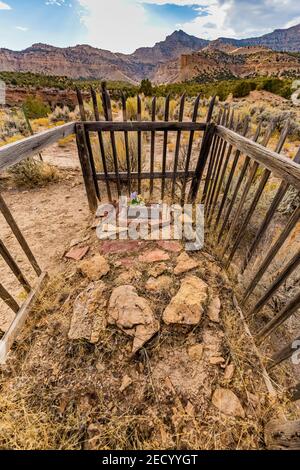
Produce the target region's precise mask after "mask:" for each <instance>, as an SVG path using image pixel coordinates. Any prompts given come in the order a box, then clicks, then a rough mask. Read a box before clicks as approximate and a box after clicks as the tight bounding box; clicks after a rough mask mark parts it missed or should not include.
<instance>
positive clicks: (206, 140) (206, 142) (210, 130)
mask: <svg viewBox="0 0 300 470" xmlns="http://www.w3.org/2000/svg"><path fill="white" fill-rule="evenodd" d="M214 132H215V125H214V124H213V123H209V124H207V128H206V131H205V133H204V136H203V141H202V145H201V149H200V154H199V158H198V162H197V166H196V170H195V176H194V178H193V181H192V184H191V189H190V193H189V197H188V200H189V201H190V202H192V203H193V202H195V199H196V197H197V194H198V191H199V187H200V183H201V179H202V175H203V172H204V168H205V165H206V162H207V159H208V155H209V152H210V148H211V144H212V139H213V136H214Z"/></svg>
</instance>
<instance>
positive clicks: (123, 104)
mask: <svg viewBox="0 0 300 470" xmlns="http://www.w3.org/2000/svg"><path fill="white" fill-rule="evenodd" d="M121 98H122V112H123V121H124V122H126V121H127V108H126V96H125V94H124V92H122V95H121ZM124 142H125V153H126V167H127V182H128V194H129V195H130V194H131V175H130V171H131V168H130V155H129V141H128V132H127V131H124Z"/></svg>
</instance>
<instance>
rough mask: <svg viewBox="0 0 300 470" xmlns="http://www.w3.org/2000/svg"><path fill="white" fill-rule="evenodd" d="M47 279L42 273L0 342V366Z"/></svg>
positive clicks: (45, 274)
mask: <svg viewBox="0 0 300 470" xmlns="http://www.w3.org/2000/svg"><path fill="white" fill-rule="evenodd" d="M47 279H48V275H47V273H42V274H41V276H40V277H39V279H38V283H37V285H36V287H35V288H34V289H32V291H31V292H30V294H29V296H28V297H27V299H26V301H25V302H24V304H23V305H22V307H21V308H20V310H19V311H18V313H17V314H16V316H15V319H14V320H13V322H12V324H11V326H10V327H9V329H8V331H7V332H6V333H5V335H4V336H3V338H2V339H1V340H0V364H4V363H5V361H6V358H7V354H8V352H9V350H10V348H11V347H12V345H13V343H14V341H15V339H16V337H17V335H18V333H19V331H20V329H21V328H22V327H23V325H24V323H25V321H26V319H27V317H28V315H29V313H30V310H31V308H32V307H33V305H34V303H35V301H36V300H37V298H38V296H39V294H40V292H41V290H42V289H43V287H44V286H45V284H46V282H47Z"/></svg>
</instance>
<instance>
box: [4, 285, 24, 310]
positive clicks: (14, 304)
mask: <svg viewBox="0 0 300 470" xmlns="http://www.w3.org/2000/svg"><path fill="white" fill-rule="evenodd" d="M0 298H1V299H2V300H3V302H5V303H6V305H8V306H9V308H11V309H12V311H13V312H15V313H17V312H18V311H19V308H20V307H19V305H18V304H17V302H16V301H15V299H14V298H13V297H12V296H11V295H10V293H9V292H8V291H7V290H6V289H5V287H4V286H3V285H2V284H0Z"/></svg>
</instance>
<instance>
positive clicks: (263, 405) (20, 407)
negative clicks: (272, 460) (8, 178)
mask: <svg viewBox="0 0 300 470" xmlns="http://www.w3.org/2000/svg"><path fill="white" fill-rule="evenodd" d="M77 98H78V103H79V107H80V114H81V120H80V121H76V122H71V123H68V124H64V125H62V126H57V127H55V128H53V129H50V130H47V131H44V132H42V133H38V134H35V135H32V136H31V137H28V138H26V139H24V140H21V141H19V142H15V143H12V144H8V145H6V146H4V147H2V148H1V149H0V169H1V172H2V173H5V171H6V170H7V169H8V168H11V167H14V166H17V165H20V164H21V163H22V162H24V161H26V160H28V159H33V160H34V159H35V158H38V157H36V156H37V155H38V154H39V152H42V153H43V154H44V153H46V152H47V149H48V148H49V147H51V146H53V144H55V143H56V142H57V141H58V140H59V139H62V138H64V139H65V138H68V136H71V135H75V137H76V144H77V147H76V149H77V150H76V159H77V160H76V161H77V162H78V165H77V166H76V165H75V166H74V165H73V166H72V168H71V169H70V168H69V170H68V171H67V170H62V174H63V177H62V178H61V179H60V181H59V182H58V183H55V184H53V185H50V186H49V187H47V189H43V188H40V189H34V190H28V191H17V190H12V189H10V188H9V187H8V186H7V185H6V186H5V184H4V187H3V189H2V191H1V195H0V211H1V213H2V220H1V241H0V254H1V258H2V260H1V261H3V263H2V264H1V284H0V298H1V316H0V320H1V325H0V326H1V331H2V333H1V339H0V361H1V369H0V413H1V427H0V447H1V448H5V449H85V450H96V449H98V450H99V449H102V450H114V449H121V450H137V449H144V450H149V449H161V450H168V449H179V450H182V449H201V450H204V449H210V450H211V449H228V450H229V449H299V447H300V440H299V433H300V421H299V403H298V400H299V397H300V396H299V383H298V382H299V353H297V347H299V346H297V344H298V343H297V344H296V342H297V341H298V340H299V338H298V337H299V320H298V319H297V315H298V313H299V312H298V310H299V307H300V294H299V269H298V268H299V261H300V256H299V230H298V228H299V216H300V206H299V190H300V166H299V163H298V162H299V158H300V153H299V152H298V153H296V155H295V156H294V159H289V158H287V157H286V156H283V155H282V149H283V148H284V145H285V141H286V138H287V136H288V133H289V125H290V123H289V122H287V123H286V125H285V126H284V127H283V130H282V132H281V134H280V135H278V136H277V137H276V139H275V140H276V142H275V145H274V146H273V148H270V146H268V144H269V141H270V139H271V137H272V136H273V130H274V129H273V127H272V125H270V126H268V127H266V128H263V127H262V126H260V125H258V126H254V125H253V124H252V123H251V118H250V117H249V116H246V118H243V119H241V118H240V117H239V116H237V115H236V114H235V113H234V111H233V110H232V109H231V108H230V106H229V105H225V106H221V105H220V104H218V103H216V100H215V98H212V99H211V101H210V103H209V106H208V107H207V108H206V109H205V112H203V113H202V114H201V118H200V119H199V113H198V110H199V107H201V99H200V96H199V97H197V98H196V99H195V100H194V102H193V107H192V112H191V113H190V114H189V117H187V115H186V114H185V95H183V96H182V98H181V100H180V103H179V108H178V115H177V116H176V120H170V117H169V105H170V98H169V97H167V98H166V100H165V108H164V117H163V120H161V119H160V120H159V119H158V118H157V116H156V99H155V98H154V99H153V101H152V108H151V115H150V119H148V120H144V119H143V115H142V114H143V113H142V109H143V103H142V98H141V97H140V96H137V98H136V100H137V116H136V119H134V120H129V119H128V115H127V104H126V97H125V95H122V114H121V115H120V116H119V119H118V120H116V119H114V116H113V113H112V107H111V99H110V95H109V92H108V91H107V89H106V87H105V85H104V84H103V86H102V89H101V90H100V93H99V92H98V91H97V90H94V89H91V100H92V103H93V113H94V115H93V120H89V119H88V117H87V115H86V103H85V102H84V99H83V97H82V95H81V93H80V91H79V90H77ZM99 100H100V101H101V108H102V109H103V115H102V113H100V110H99ZM120 139H121V141H122V146H123V150H124V159H121V158H120ZM107 142H108V144H107ZM170 143H172V145H170ZM272 145H273V144H272ZM132 148H134V149H135V150H134V152H133V151H132ZM108 150H109V151H108ZM77 152H78V153H77ZM125 196H126V197H127V198H128V199H127V204H128V207H129V206H130V207H131V208H133V209H135V210H136V211H137V212H136V214H137V213H139V211H141V212H142V213H143V214H144V215H143V216H142V218H140V219H137V217H136V215H131V216H129V217H128V218H126V221H125V222H124V223H123V224H120V223H119V220H120V219H119V218H118V219H113V218H111V214H112V212H115V214H117V215H119V212H120V209H119V208H120V201H121V199H122V198H124V197H125ZM287 198H288V201H289V211H288V212H287V211H282V210H281V208H282V207H283V206H284V207H286V204H287ZM291 201H292V202H293V204H292V206H293V207H292V208H290V204H291ZM187 204H189V205H190V206H192V207H193V210H192V212H191V213H190V216H186V215H185V214H184V212H182V213H181V215H180V216H179V218H180V221H181V222H182V224H183V226H184V224H185V223H187V222H191V221H192V222H193V224H194V225H193V229H194V230H195V229H196V228H195V220H194V215H195V211H196V209H195V208H196V207H197V206H199V205H201V207H202V209H201V210H202V211H203V212H202V214H203V221H204V229H203V231H204V239H203V240H202V239H197V240H196V242H197V243H196V244H195V245H196V246H194V249H192V250H191V249H188V248H189V245H190V242H191V240H189V237H188V236H187V233H186V232H185V233H183V237H180V236H175V235H174V232H175V218H174V212H173V213H172V214H171V213H169V212H168V211H165V212H164V211H163V207H164V205H165V206H166V207H171V206H172V207H173V209H174V208H177V211H179V212H180V211H182V210H183V208H184V207H185V205H187ZM153 205H154V206H155V207H156V209H157V218H156V219H155V220H154V221H153V219H151V218H150V214H151V207H152V206H153ZM122 207H123V209H124V210H125V213H126V214H127V212H126V211H127V208H128V207H127V206H126V203H125V206H124V205H123V206H122ZM145 214H146V215H145ZM123 215H124V214H123ZM130 228H134V230H135V231H136V233H137V234H139V233H140V235H141V234H142V233H143V228H144V230H145V231H146V233H147V236H140V237H136V239H131V238H130V236H129V232H130ZM200 238H201V237H200ZM198 242H199V243H198ZM297 312H298V313H297ZM297 377H298V378H297Z"/></svg>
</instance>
